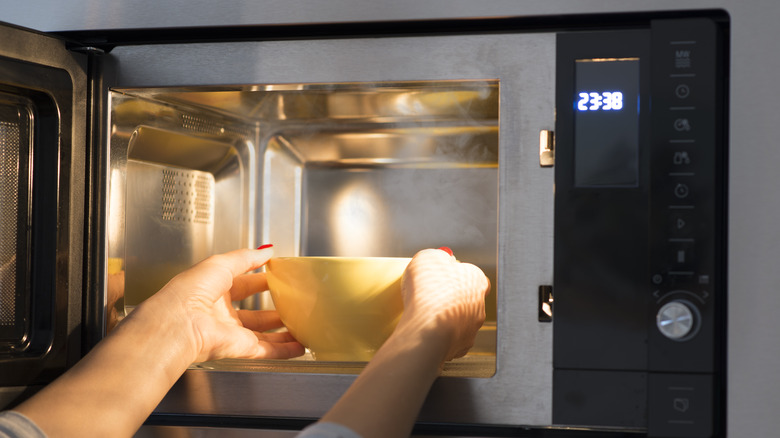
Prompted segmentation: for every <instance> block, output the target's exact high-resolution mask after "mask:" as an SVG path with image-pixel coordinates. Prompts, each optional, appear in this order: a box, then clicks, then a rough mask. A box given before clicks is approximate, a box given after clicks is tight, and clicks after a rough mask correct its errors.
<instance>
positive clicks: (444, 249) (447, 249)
mask: <svg viewBox="0 0 780 438" xmlns="http://www.w3.org/2000/svg"><path fill="white" fill-rule="evenodd" d="M439 249H440V250H442V251H444V252H446V253H447V254H449V255H453V253H452V250H451V249H449V248H447V247H446V246H442V247H441V248H439Z"/></svg>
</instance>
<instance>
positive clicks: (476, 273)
mask: <svg viewBox="0 0 780 438" xmlns="http://www.w3.org/2000/svg"><path fill="white" fill-rule="evenodd" d="M460 267H461V269H463V270H464V271H465V272H466V275H467V277H466V278H471V279H473V281H474V282H475V283H476V285H475V286H476V287H477V288H479V289H481V290H482V292H483V294H485V295H487V294H488V293H489V292H490V280H489V279H488V278H487V276H486V275H485V273H484V272H482V269H480V268H479V267H478V266H476V265H472V264H471V263H461V264H460Z"/></svg>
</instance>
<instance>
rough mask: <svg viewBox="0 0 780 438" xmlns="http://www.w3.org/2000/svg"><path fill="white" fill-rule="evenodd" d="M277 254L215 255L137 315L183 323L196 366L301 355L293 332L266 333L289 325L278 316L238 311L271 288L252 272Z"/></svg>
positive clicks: (167, 287) (149, 301) (172, 283)
mask: <svg viewBox="0 0 780 438" xmlns="http://www.w3.org/2000/svg"><path fill="white" fill-rule="evenodd" d="M272 254H273V250H272V249H271V248H266V249H261V250H251V249H242V250H236V251H232V252H228V253H225V254H219V255H214V256H211V257H209V258H207V259H206V260H204V261H202V262H200V263H198V264H197V265H195V266H193V267H192V268H190V269H188V270H186V271H184V272H182V273H180V274H179V275H177V276H176V277H174V278H173V279H172V280H171V281H170V282H168V284H166V285H165V286H164V287H163V288H162V289H160V291H159V292H158V293H156V294H155V295H153V296H152V297H151V298H149V299H147V300H146V301H145V302H144V303H143V304H142V305H141V306H139V307H138V308H137V309H136V310H135V311H134V312H133V314H136V313H139V312H140V313H141V315H138V316H139V317H140V316H145V317H151V318H178V319H179V321H178V322H179V323H180V324H181V326H182V327H184V328H185V331H184V332H185V333H186V337H187V339H188V341H189V342H190V343H191V351H192V353H193V358H192V359H193V361H194V362H202V361H205V360H216V359H221V358H227V357H231V358H267V359H270V358H291V357H296V356H300V355H302V354H303V353H304V348H303V346H302V345H301V344H300V343H298V342H297V341H296V340H295V339H294V338H293V337H292V335H290V334H289V333H287V332H282V333H265V332H266V331H268V330H272V329H276V328H280V327H282V326H283V324H282V321H281V319H280V318H279V315H278V314H277V312H276V311H273V310H271V311H252V310H238V311H236V310H235V309H234V308H233V306H232V304H231V302H232V301H238V300H242V299H244V298H246V297H248V296H250V295H252V294H254V293H256V292H261V291H264V290H267V289H268V282H267V280H266V278H265V273H247V272H248V271H252V270H255V269H257V268H259V267H261V266H262V265H264V264H265V263H266V262H267V261H268V259H269V258H270V257H271V255H272ZM133 314H131V316H132V315H133Z"/></svg>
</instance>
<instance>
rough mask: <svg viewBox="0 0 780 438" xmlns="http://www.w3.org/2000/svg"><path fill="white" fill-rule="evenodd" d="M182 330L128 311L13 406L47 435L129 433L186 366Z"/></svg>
mask: <svg viewBox="0 0 780 438" xmlns="http://www.w3.org/2000/svg"><path fill="white" fill-rule="evenodd" d="M136 312H141V309H140V308H139V309H138V310H137V311H136ZM151 313H153V311H152V312H151ZM149 319H156V320H157V321H156V323H149ZM184 330H186V326H183V325H182V324H181V321H176V320H170V319H164V318H154V315H149V314H146V315H143V314H138V315H135V314H134V315H131V316H129V317H128V318H127V319H126V320H125V321H124V323H123V324H120V325H119V326H118V327H117V328H116V329H115V330H114V331H113V332H112V333H111V334H110V335H109V336H107V337H106V339H104V340H103V341H102V342H101V343H100V344H98V345H97V346H96V347H95V348H94V349H93V350H92V351H91V352H90V353H89V354H88V355H87V356H86V357H85V358H84V359H83V360H82V361H80V362H79V363H78V364H77V365H76V366H74V367H73V368H72V369H71V370H69V371H68V372H66V373H65V374H63V375H62V376H61V377H60V378H59V379H57V380H56V381H55V382H53V383H52V384H51V385H49V386H48V387H46V388H45V389H43V390H42V391H41V392H40V393H39V394H37V395H36V396H34V397H33V398H31V399H30V400H28V401H27V402H25V403H23V404H22V405H20V406H19V407H18V408H16V410H18V411H20V412H22V413H23V414H25V415H27V416H28V417H29V418H30V419H32V420H33V421H34V422H35V423H36V424H38V426H39V427H40V428H41V429H43V430H44V431H45V432H47V434H49V435H50V436H131V435H132V434H133V433H135V431H136V430H137V429H138V427H140V426H141V424H142V423H143V421H144V420H145V419H146V418H147V417H148V415H149V414H150V413H151V412H152V410H154V408H155V407H156V406H157V404H158V403H159V402H160V400H162V398H163V396H164V395H165V393H166V392H167V391H168V390H169V389H170V388H171V386H172V385H173V384H174V383H175V382H176V379H177V378H178V377H179V376H180V375H181V373H182V372H183V371H184V370H185V369H186V368H187V367H188V366H189V358H191V357H192V352H191V351H190V350H191V345H190V344H189V343H188V342H186V341H185V339H186V333H185V332H184Z"/></svg>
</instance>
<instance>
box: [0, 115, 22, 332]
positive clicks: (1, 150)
mask: <svg viewBox="0 0 780 438" xmlns="http://www.w3.org/2000/svg"><path fill="white" fill-rule="evenodd" d="M20 136H21V132H20V127H19V123H12V122H8V121H3V120H0V326H13V325H15V324H16V322H17V321H16V307H17V303H16V301H17V299H16V295H17V290H16V283H17V266H16V264H17V244H18V240H17V237H18V228H17V220H18V214H19V177H20V175H19V170H20V166H19V164H20V163H19V144H20Z"/></svg>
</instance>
